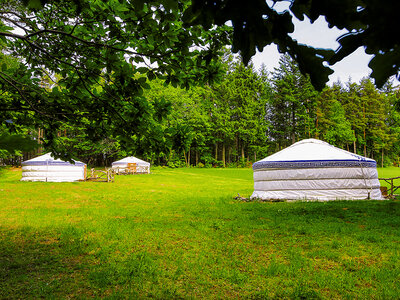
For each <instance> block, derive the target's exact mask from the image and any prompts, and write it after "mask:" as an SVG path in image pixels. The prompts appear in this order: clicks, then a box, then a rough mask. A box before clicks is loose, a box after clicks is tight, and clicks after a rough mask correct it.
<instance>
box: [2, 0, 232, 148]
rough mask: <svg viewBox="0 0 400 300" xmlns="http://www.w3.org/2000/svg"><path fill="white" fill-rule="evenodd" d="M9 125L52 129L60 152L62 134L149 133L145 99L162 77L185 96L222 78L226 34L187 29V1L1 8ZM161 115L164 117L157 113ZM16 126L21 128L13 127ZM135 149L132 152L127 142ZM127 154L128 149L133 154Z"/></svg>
mask: <svg viewBox="0 0 400 300" xmlns="http://www.w3.org/2000/svg"><path fill="white" fill-rule="evenodd" d="M0 4H1V9H0V39H1V41H2V42H3V44H4V45H5V46H4V50H3V52H4V53H5V54H6V57H16V58H19V63H17V64H14V65H11V64H7V63H2V64H1V71H0V89H1V90H2V91H3V92H7V93H9V94H10V95H12V97H10V98H7V99H4V98H1V100H0V101H2V102H1V103H0V109H1V110H2V111H3V112H4V114H3V115H2V117H3V118H2V120H1V121H3V122H4V120H5V119H6V118H11V117H12V116H14V119H15V120H18V123H19V124H25V125H30V126H35V127H39V126H40V127H41V128H44V129H45V133H46V136H45V139H44V140H45V143H46V145H47V147H49V148H52V150H53V152H56V153H58V152H60V151H62V149H61V148H58V147H57V145H58V144H57V143H55V142H54V141H55V135H56V132H57V130H58V129H60V128H62V127H64V126H65V124H68V125H71V126H74V127H85V128H86V130H87V132H88V138H90V139H91V140H93V141H98V140H100V139H102V138H104V137H108V136H113V137H117V136H121V137H125V138H124V141H123V142H122V145H123V146H124V145H125V144H126V145H127V143H128V142H129V139H128V138H127V137H131V136H133V135H135V133H139V132H140V133H142V134H143V133H146V132H148V131H149V128H151V126H152V125H153V124H154V120H153V119H152V116H153V114H152V113H153V112H152V111H150V110H151V109H152V107H151V106H150V105H149V104H148V103H147V102H146V100H145V99H144V98H143V97H142V94H143V89H146V88H148V87H149V84H148V81H147V79H149V80H152V79H155V78H159V79H163V80H165V82H166V83H167V84H172V85H173V86H177V85H180V86H183V87H185V88H188V87H189V86H190V85H193V84H200V83H205V82H209V81H211V80H213V79H214V78H215V77H216V76H217V75H218V74H219V69H220V66H219V63H218V56H219V53H218V50H219V49H220V48H221V45H224V44H226V43H228V35H229V28H228V27H225V26H222V27H218V28H214V29H212V30H210V31H204V30H202V28H201V27H200V26H191V27H184V26H183V21H182V15H183V11H184V10H185V9H186V7H187V6H188V2H187V1H186V0H183V1H167V0H165V1H118V0H110V1H97V0H91V1H79V0H76V1H68V0H62V1H41V4H42V5H40V6H38V3H37V1H26V3H25V4H28V6H26V5H23V4H22V3H21V1H16V0H15V1H4V0H2V1H0ZM156 110H158V111H162V108H161V109H158V108H156ZM14 123H17V121H16V122H14ZM128 144H129V143H128ZM126 147H129V146H126Z"/></svg>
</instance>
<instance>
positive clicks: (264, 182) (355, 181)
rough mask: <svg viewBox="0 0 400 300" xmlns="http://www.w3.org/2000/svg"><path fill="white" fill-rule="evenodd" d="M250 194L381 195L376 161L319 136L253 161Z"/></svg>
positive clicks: (270, 196) (271, 196) (291, 196)
mask: <svg viewBox="0 0 400 300" xmlns="http://www.w3.org/2000/svg"><path fill="white" fill-rule="evenodd" d="M253 171H254V192H253V194H252V195H251V198H260V199H265V200H266V199H287V200H299V199H303V200H307V199H311V200H340V199H343V200H344V199H347V200H356V199H382V195H381V191H380V183H379V180H378V172H377V169H376V161H375V160H373V159H370V158H365V157H363V156H360V155H356V154H353V153H351V152H348V151H345V150H342V149H339V148H336V147H334V146H332V145H330V144H328V143H326V142H323V141H320V140H316V139H306V140H302V141H300V142H297V143H295V144H293V145H291V146H290V147H288V148H286V149H283V150H281V151H279V152H277V153H275V154H273V155H270V156H268V157H266V158H264V159H263V160H260V161H258V162H255V163H254V164H253Z"/></svg>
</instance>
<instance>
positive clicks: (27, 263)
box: [0, 226, 173, 299]
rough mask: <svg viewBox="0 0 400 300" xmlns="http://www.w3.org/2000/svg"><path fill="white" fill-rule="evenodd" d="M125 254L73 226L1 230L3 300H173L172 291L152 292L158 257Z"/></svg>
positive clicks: (0, 288) (144, 254)
mask: <svg viewBox="0 0 400 300" xmlns="http://www.w3.org/2000/svg"><path fill="white" fill-rule="evenodd" d="M102 246H104V249H103V248H102ZM94 249H95V250H96V251H94ZM94 252H97V253H94ZM116 252H117V253H116ZM126 254H127V253H125V254H123V253H121V254H120V255H119V254H118V250H117V249H112V247H110V245H101V244H99V242H98V241H92V242H91V241H89V240H88V239H87V238H86V237H85V233H84V232H83V231H82V230H80V229H77V228H76V227H72V226H66V227H65V228H53V229H49V230H45V229H43V230H40V231H39V230H37V229H34V228H28V227H26V228H18V229H11V228H6V227H3V228H1V227H0V299H11V298H16V299H23V298H56V299H57V298H92V297H107V296H110V297H117V298H118V297H119V296H121V297H123V298H126V297H128V298H138V297H140V296H143V295H155V296H156V298H157V297H158V298H160V297H161V298H164V297H163V295H164V296H165V295H169V296H171V295H172V294H171V293H172V292H173V290H171V289H169V288H168V289H166V288H164V289H160V290H157V286H156V285H155V286H156V287H155V288H152V286H153V285H154V283H156V282H157V280H158V274H159V268H158V261H157V258H156V257H154V256H152V255H151V254H149V253H147V252H145V251H142V252H139V253H133V254H132V255H126ZM123 256H124V257H123ZM146 285H147V287H146ZM171 291H172V292H171ZM170 298H171V297H170Z"/></svg>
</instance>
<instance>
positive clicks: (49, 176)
mask: <svg viewBox="0 0 400 300" xmlns="http://www.w3.org/2000/svg"><path fill="white" fill-rule="evenodd" d="M74 163H75V164H72V163H70V162H66V161H63V160H61V159H54V158H53V156H52V155H51V153H47V154H45V155H42V156H38V157H36V158H33V159H30V160H26V161H24V162H22V179H21V181H50V182H72V181H77V180H85V179H86V164H85V163H83V162H80V161H75V160H74Z"/></svg>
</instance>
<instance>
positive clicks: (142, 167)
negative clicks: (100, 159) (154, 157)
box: [111, 156, 150, 174]
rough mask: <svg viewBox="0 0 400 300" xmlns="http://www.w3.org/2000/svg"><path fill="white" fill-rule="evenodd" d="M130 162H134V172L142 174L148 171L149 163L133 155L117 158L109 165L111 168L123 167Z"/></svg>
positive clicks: (130, 163) (126, 166)
mask: <svg viewBox="0 0 400 300" xmlns="http://www.w3.org/2000/svg"><path fill="white" fill-rule="evenodd" d="M132 164H135V166H136V172H135V173H143V174H149V173H150V163H149V162H147V161H144V160H141V159H139V158H137V157H134V156H128V157H125V158H123V159H121V160H117V161H115V162H113V163H112V164H111V167H112V168H113V169H125V168H128V166H130V165H132Z"/></svg>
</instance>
